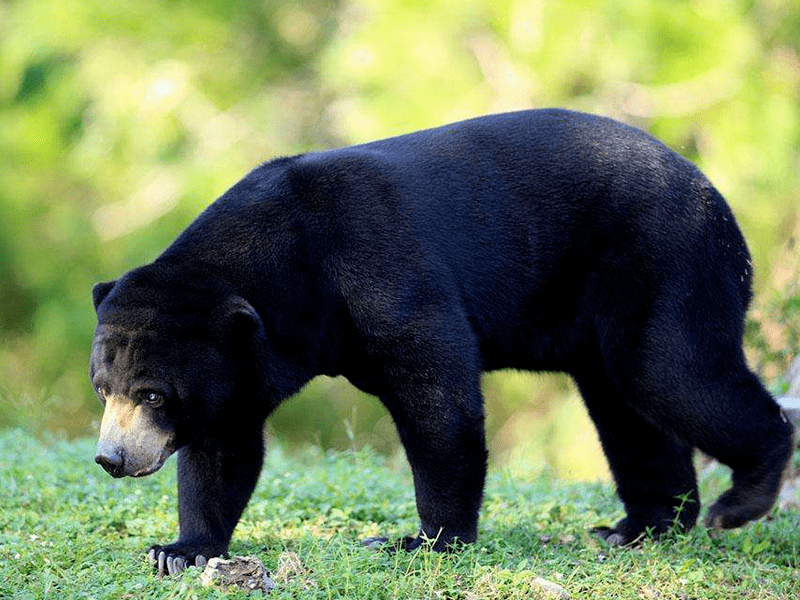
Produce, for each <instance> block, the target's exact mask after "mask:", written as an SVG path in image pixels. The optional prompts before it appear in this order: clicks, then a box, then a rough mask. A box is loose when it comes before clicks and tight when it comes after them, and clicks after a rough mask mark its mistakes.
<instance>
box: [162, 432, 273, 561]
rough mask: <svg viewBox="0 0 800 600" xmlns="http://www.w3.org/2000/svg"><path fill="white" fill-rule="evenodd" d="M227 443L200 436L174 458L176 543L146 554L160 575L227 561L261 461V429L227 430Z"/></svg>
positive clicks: (259, 469) (218, 439)
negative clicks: (218, 558) (217, 560)
mask: <svg viewBox="0 0 800 600" xmlns="http://www.w3.org/2000/svg"><path fill="white" fill-rule="evenodd" d="M228 430H229V431H231V432H232V433H233V432H235V435H231V436H230V437H226V438H217V437H212V436H203V437H200V438H198V439H196V440H194V441H193V442H192V443H191V444H189V445H187V446H185V447H183V448H182V449H181V450H180V451H179V452H178V518H179V523H180V536H179V538H178V541H176V542H175V543H172V544H169V545H166V546H161V545H154V546H152V547H151V548H150V549H149V551H148V556H149V557H150V560H151V561H152V562H153V563H154V565H155V566H156V567H157V569H158V573H159V575H165V574H169V575H174V574H176V573H180V572H181V571H183V570H184V569H185V568H186V567H189V566H192V565H195V566H203V565H204V564H205V563H206V561H207V560H208V559H210V558H213V557H215V556H226V555H227V553H228V544H229V543H230V540H231V536H232V535H233V529H234V528H235V527H236V523H237V522H238V521H239V517H240V516H241V515H242V511H243V510H244V508H245V506H246V505H247V502H248V501H249V500H250V496H251V494H252V493H253V489H254V488H255V485H256V481H257V480H258V475H259V473H260V472H261V465H262V463H263V458H264V446H263V435H262V431H261V427H260V426H259V427H258V428H257V429H253V428H248V429H245V428H243V427H241V426H240V425H239V426H233V427H230V428H228Z"/></svg>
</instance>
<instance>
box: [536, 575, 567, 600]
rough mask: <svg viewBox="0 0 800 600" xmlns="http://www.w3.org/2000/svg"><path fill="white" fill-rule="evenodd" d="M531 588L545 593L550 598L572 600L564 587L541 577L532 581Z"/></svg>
mask: <svg viewBox="0 0 800 600" xmlns="http://www.w3.org/2000/svg"><path fill="white" fill-rule="evenodd" d="M531 588H533V589H534V590H538V591H542V592H544V593H545V595H546V596H548V597H551V598H558V600H570V597H571V596H570V595H569V592H567V590H565V589H564V588H563V587H561V586H560V585H558V584H557V583H553V582H552V581H548V580H547V579H543V578H541V577H537V578H536V579H532V580H531Z"/></svg>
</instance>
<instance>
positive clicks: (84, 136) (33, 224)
mask: <svg viewBox="0 0 800 600" xmlns="http://www.w3.org/2000/svg"><path fill="white" fill-rule="evenodd" d="M543 106H564V107H570V108H575V109H580V110H586V111H590V112H597V113H602V114H606V115H609V116H612V117H616V118H620V119H622V120H625V121H627V122H630V123H633V124H635V125H638V126H640V127H643V128H644V129H647V130H648V131H650V132H652V133H653V134H655V135H656V136H657V137H659V138H661V139H662V140H663V141H665V142H666V143H667V144H668V145H669V146H671V147H672V148H674V149H676V150H677V151H679V152H681V153H682V154H684V155H685V156H686V157H688V158H689V159H691V160H693V161H695V162H696V163H697V164H699V166H700V167H701V168H702V169H703V170H704V171H705V172H706V173H707V174H708V175H709V177H710V178H711V179H712V181H714V182H715V184H716V185H717V186H718V187H719V189H720V190H721V191H722V193H723V194H724V195H725V196H726V197H727V198H728V200H729V202H730V203H731V205H732V206H733V208H734V211H735V212H736V213H737V215H738V218H739V222H740V225H741V226H742V228H743V230H744V231H745V235H746V237H747V238H748V240H749V243H750V246H751V250H752V252H753V255H754V262H755V266H756V273H757V285H758V290H759V293H760V295H759V299H760V300H759V301H760V302H762V303H763V304H764V306H767V305H770V306H773V307H775V306H779V300H780V299H781V298H784V299H786V290H788V289H789V287H788V286H789V285H790V284H791V282H792V281H796V280H797V274H798V270H797V266H796V261H795V262H792V260H793V259H792V257H793V256H796V249H795V250H787V248H789V244H790V242H791V240H793V239H794V238H795V236H797V235H798V232H800V226H798V223H799V222H800V186H799V185H798V171H799V170H800V163H799V162H798V161H799V160H800V2H798V0H693V1H692V2H677V1H674V0H613V1H612V0H566V1H562V2H554V1H537V0H499V1H493V2H488V1H486V0H433V1H430V2H418V1H415V0H339V1H333V2H331V1H323V0H269V1H267V0H260V1H257V0H235V1H233V2H230V1H221V0H195V1H194V2H189V1H188V0H169V1H161V2H156V1H155V0H131V1H130V2H108V1H106V0H103V1H100V0H81V1H78V0H58V1H57V2H53V1H52V0H0V316H1V318H0V423H4V424H7V425H8V424H10V425H22V426H26V427H29V428H41V427H44V428H49V429H62V430H65V431H66V432H67V433H68V434H81V433H87V432H89V431H91V421H92V418H93V415H97V414H99V406H97V405H96V403H95V400H94V399H93V397H92V393H91V389H90V386H89V384H88V378H87V377H86V365H87V356H88V350H89V343H90V339H91V334H92V329H93V326H94V314H93V311H92V307H91V300H90V293H89V291H90V288H91V285H92V284H93V283H94V282H96V281H98V280H103V279H110V278H114V277H117V276H118V275H120V274H121V273H122V272H124V271H126V270H127V269H129V268H132V267H134V266H136V265H138V264H141V263H143V262H147V261H149V260H152V259H153V258H155V257H156V256H157V255H158V253H159V252H160V251H161V250H162V249H163V248H164V247H165V246H166V245H167V244H168V243H169V242H170V241H171V240H172V239H173V238H174V237H175V235H177V233H178V232H179V231H180V230H181V229H182V228H183V227H185V226H186V225H187V224H188V223H189V222H190V221H191V219H192V218H193V217H194V216H195V215H196V214H197V213H199V211H200V210H201V209H202V208H203V207H204V206H205V205H207V204H208V203H209V202H211V201H212V200H213V199H214V198H216V197H217V196H218V195H219V194H221V193H222V192H223V191H224V190H225V189H226V188H227V187H229V186H230V185H232V184H233V183H234V182H236V181H237V180H238V179H239V178H240V177H241V176H242V175H243V174H244V173H245V172H247V171H248V170H249V169H250V168H252V167H254V166H255V165H256V164H258V163H259V162H261V161H264V160H267V159H269V158H271V157H274V156H277V155H285V154H291V153H297V152H302V151H305V150H309V149H314V148H324V147H329V146H332V145H343V144H347V143H353V142H360V141H366V140H369V139H373V138H378V137H385V136H388V135H392V134H398V133H402V132H406V131H410V130H414V129H419V128H423V127H429V126H435V125H438V124H442V123H445V122H448V121H453V120H456V119H460V118H466V117H469V116H474V115H477V114H482V113H488V112H496V111H501V110H508V109H516V108H528V107H543ZM787 264H789V265H794V267H793V268H794V270H793V271H790V273H789V276H788V277H784V278H783V279H782V280H780V281H777V280H776V279H775V278H774V277H771V273H773V272H774V271H775V270H780V269H783V271H785V265H787ZM783 271H781V272H783ZM793 289H794V291H793V292H790V293H793V294H794V295H793V296H791V297H790V299H791V298H795V300H794V301H795V302H796V298H797V288H796V287H794V288H793ZM770 310H771V309H764V310H762V311H760V312H759V313H758V315H760V316H761V317H763V319H766V320H769V321H770V323H771V324H772V326H773V333H772V334H770V335H765V334H763V333H762V332H760V329H759V327H758V326H755V325H754V326H753V327H751V330H752V331H753V332H754V333H752V336H751V337H752V338H753V339H754V340H756V342H755V343H754V344H753V347H754V352H755V353H756V356H755V360H756V361H757V362H758V363H759V364H766V363H770V364H781V361H784V360H785V358H786V357H785V356H780V355H779V354H780V352H783V354H784V355H788V354H790V353H792V352H796V351H797V347H796V346H797V336H796V335H795V336H794V337H792V336H789V335H785V334H781V333H780V331H783V330H784V329H785V328H786V327H794V328H795V329H794V330H795V331H796V330H797V323H796V318H795V319H785V318H783V317H781V315H785V314H786V313H785V312H784V313H781V312H780V309H778V316H777V317H776V316H775V314H774V313H770ZM795 314H796V313H795ZM770 315H772V316H770ZM781 318H783V319H784V322H783V323H781V322H780V320H781ZM775 327H777V328H778V329H779V330H780V331H779V333H778V334H775V332H774V328H775ZM781 328H783V329H781ZM767 338H769V339H771V340H772V341H771V342H770V341H769V340H768V339H767ZM792 339H793V340H794V341H793V344H794V347H791V345H788V346H787V345H784V347H783V348H778V349H776V348H775V347H774V346H775V344H776V343H777V344H780V343H781V342H780V340H789V341H791V340H792ZM765 340H766V341H765ZM775 340H778V341H777V342H776V341H775ZM784 343H785V344H787V343H788V342H784ZM770 344H771V346H770ZM770 348H771V349H770ZM776 352H778V354H776ZM486 395H487V398H488V401H489V403H490V404H491V406H490V408H489V413H490V415H492V416H491V417H490V426H491V435H492V436H493V439H494V440H495V442H496V443H497V444H499V445H501V446H503V445H507V444H511V445H513V444H514V443H516V441H518V440H519V437H520V436H518V435H517V434H515V433H513V432H514V431H517V430H519V429H520V424H521V423H523V424H524V423H528V422H529V421H530V422H531V423H533V422H534V421H536V422H541V421H542V416H543V415H547V414H548V413H552V410H553V409H551V407H553V406H555V405H558V404H559V403H558V402H557V400H559V399H563V398H568V399H573V400H574V398H575V392H574V390H572V389H571V387H570V385H569V384H568V383H567V382H566V380H565V379H563V378H555V379H553V378H551V379H547V380H544V379H542V378H533V377H522V376H518V375H515V376H513V377H511V378H508V377H505V376H492V377H489V378H488V379H487V382H486ZM318 396H322V397H323V398H324V399H323V400H320V399H318V398H317V397H318ZM554 401H555V402H554ZM311 403H313V405H314V409H313V410H310V409H309V406H310V405H311ZM353 406H355V407H356V408H352V407H353ZM545 422H546V420H545ZM563 422H564V423H568V424H572V423H574V422H575V419H574V418H573V417H572V416H566V417H564V418H563ZM272 423H273V427H274V428H275V430H276V431H278V433H280V434H281V435H284V436H287V437H289V438H290V439H300V440H302V439H306V440H307V439H313V438H314V437H315V436H316V438H317V440H318V441H319V442H320V443H322V444H323V445H335V446H340V447H341V446H342V445H359V444H361V443H365V442H368V443H371V444H372V445H375V446H377V447H379V448H384V449H389V448H391V446H392V445H393V444H394V443H396V442H394V441H393V440H394V438H393V437H392V435H393V434H392V433H391V429H392V428H391V424H390V423H389V421H388V417H386V415H385V413H384V412H382V409H381V408H380V407H379V405H378V404H377V403H376V402H375V401H374V400H371V399H369V398H364V397H362V395H360V394H357V393H355V392H354V391H353V389H352V388H351V387H349V386H348V385H347V384H346V383H344V382H343V381H339V380H320V381H316V382H314V384H313V385H312V387H311V388H310V389H308V390H306V391H305V392H303V393H302V394H301V397H300V398H298V399H297V400H295V401H294V402H292V403H288V404H287V405H286V407H285V408H282V409H281V411H279V413H278V414H277V415H276V416H275V418H274V419H273V420H272ZM570 426H572V425H570ZM537 427H538V429H536V431H538V432H539V433H537V434H536V435H535V436H533V438H531V436H530V435H529V436H527V437H528V439H529V440H530V439H535V440H538V439H539V438H541V439H547V438H550V437H552V436H553V435H554V434H553V427H556V426H553V425H552V423H551V425H547V426H537ZM556 429H558V427H556ZM579 429H580V431H579V432H578V433H575V434H572V437H570V436H569V435H568V436H567V437H566V438H565V439H567V440H568V441H569V442H571V443H573V444H574V443H578V444H581V445H582V444H584V442H583V441H581V440H582V439H583V437H582V436H585V435H586V430H588V424H586V426H585V427H584V426H583V425H582V426H581V428H579ZM309 432H310V433H309ZM523 437H524V436H523ZM590 443H593V442H590ZM542 452H545V454H546V452H547V451H545V450H543V451H542ZM545 458H546V456H545ZM567 468H568V467H567Z"/></svg>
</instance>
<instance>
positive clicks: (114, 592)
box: [0, 431, 800, 600]
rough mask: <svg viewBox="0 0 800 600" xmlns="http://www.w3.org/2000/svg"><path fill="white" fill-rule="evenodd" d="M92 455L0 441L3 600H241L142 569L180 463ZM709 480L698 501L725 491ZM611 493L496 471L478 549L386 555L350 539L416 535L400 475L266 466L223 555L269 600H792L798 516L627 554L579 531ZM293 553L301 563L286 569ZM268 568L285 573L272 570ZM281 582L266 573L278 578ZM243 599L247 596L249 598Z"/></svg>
mask: <svg viewBox="0 0 800 600" xmlns="http://www.w3.org/2000/svg"><path fill="white" fill-rule="evenodd" d="M93 450H94V442H93V441H92V440H84V441H78V442H66V441H63V440H57V439H44V440H41V439H36V438H33V437H31V436H30V435H27V434H25V433H22V432H20V431H5V432H0V598H20V599H28V598H30V599H34V598H35V599H38V598H57V599H59V600H63V599H72V598H122V599H136V600H144V599H148V598H159V599H161V598H174V599H193V598H198V599H200V598H222V597H226V598H244V597H246V596H245V594H244V592H243V591H238V590H231V591H228V592H223V591H222V590H219V589H215V588H206V587H203V586H202V585H201V584H200V578H199V572H198V570H197V569H189V570H187V571H186V572H185V573H184V574H183V575H182V576H180V577H175V578H162V579H159V578H157V577H155V576H154V574H153V571H152V569H151V568H150V566H149V565H148V563H147V561H146V559H145V557H144V550H145V548H146V547H147V546H148V545H149V544H151V543H154V542H157V541H159V542H164V541H171V540H172V539H173V538H174V536H175V533H176V531H177V511H176V508H175V506H176V490H175V466H174V460H171V461H170V462H169V463H168V464H167V465H166V466H165V467H164V469H163V470H162V472H159V473H157V474H155V475H153V476H151V477H148V478H144V479H140V480H131V479H124V480H113V479H111V478H110V477H108V476H106V475H105V474H104V473H103V472H102V470H101V469H100V468H99V467H97V465H95V464H94V463H93V462H92V456H93ZM724 479H725V478H724V476H723V475H722V472H718V473H715V474H714V475H712V476H711V477H710V478H709V479H708V480H706V481H704V484H703V488H704V497H705V499H706V501H708V499H709V496H710V495H711V494H713V493H715V492H716V491H718V489H716V490H712V489H711V488H719V487H720V486H722V485H724ZM621 510H622V509H621V505H620V504H619V502H618V501H617V499H616V497H615V495H614V492H613V489H611V487H610V486H606V485H601V484H565V483H560V482H558V481H555V480H553V479H552V478H549V477H539V478H537V479H536V480H533V481H520V480H514V479H511V478H509V477H508V476H505V475H504V474H503V473H499V472H497V471H494V472H492V473H491V475H490V477H489V481H488V485H487V490H486V496H485V501H484V507H483V512H482V519H481V526H480V537H479V541H478V543H477V544H474V545H472V546H470V547H468V548H466V549H464V550H462V551H461V552H458V553H453V554H445V555H443V554H434V553H431V552H425V551H418V552H413V553H404V552H402V553H396V554H390V553H387V552H380V551H374V550H369V549H366V548H362V547H361V546H360V545H359V544H358V543H357V540H359V539H361V538H365V537H368V536H374V535H378V534H388V535H390V536H401V535H405V534H408V533H411V532H413V531H414V530H415V527H416V523H417V517H416V512H415V507H414V498H413V491H412V486H411V481H410V475H409V474H408V470H407V468H397V467H392V466H391V464H389V463H388V462H387V460H386V459H383V458H381V457H378V456H376V455H375V454H374V453H370V452H359V453H352V452H348V453H341V454H323V453H322V452H319V451H309V452H307V453H305V454H303V455H301V456H288V455H287V454H285V453H284V452H282V451H281V449H280V448H272V449H270V450H269V451H268V453H267V458H266V464H265V468H264V473H263V474H262V477H261V481H260V482H259V485H258V488H257V490H256V493H255V495H254V497H253V499H252V501H251V502H250V505H249V507H248V509H247V510H246V512H245V514H244V516H243V518H242V521H241V522H240V524H239V526H238V527H237V529H236V533H235V535H234V540H233V543H232V546H231V553H232V554H238V555H256V556H258V557H259V558H260V559H261V560H262V561H263V562H264V564H265V565H266V566H267V569H269V570H270V571H271V572H272V573H273V578H274V579H275V580H276V582H277V583H278V587H277V588H276V589H275V590H274V591H273V592H272V593H271V594H270V597H275V598H357V599H365V598H370V599H372V598H425V599H437V598H441V599H444V598H454V599H463V600H477V599H483V598H487V599H500V598H503V599H516V598H520V599H522V598H536V597H545V596H543V595H541V594H540V595H539V596H537V593H539V592H536V591H535V588H533V587H532V584H531V582H532V581H533V580H534V579H536V578H537V577H542V578H545V579H547V580H550V581H553V582H556V583H558V584H559V585H561V586H563V588H565V589H566V590H567V592H568V593H569V594H570V596H571V597H572V598H591V599H603V598H615V599H617V598H618V599H627V598H630V599H637V600H638V599H642V598H644V599H648V598H658V599H673V598H674V599H681V600H686V599H690V598H691V599H695V598H696V599H717V598H718V599H720V600H721V599H725V600H728V599H730V598H737V599H740V598H742V599H775V598H787V599H788V598H796V597H797V596H798V595H799V594H800V514H798V513H797V512H791V511H786V512H780V513H777V514H775V515H774V516H773V518H772V519H770V520H765V521H761V522H758V523H754V524H751V525H749V526H747V527H745V528H743V529H740V530H734V531H726V532H722V533H716V534H713V535H711V534H710V533H709V532H708V531H707V530H705V529H704V528H702V527H697V528H695V529H694V530H693V531H691V532H689V533H685V534H678V533H675V534H671V535H670V536H668V538H667V539H666V540H663V541H661V542H657V543H656V542H649V541H648V542H645V543H644V544H643V545H642V546H641V547H640V548H638V549H618V548H608V547H606V546H605V545H604V544H603V543H601V542H599V541H598V540H596V539H595V538H593V537H592V536H591V535H589V534H588V533H587V530H588V528H589V527H591V526H593V525H597V524H602V523H605V524H610V523H612V522H613V521H614V520H616V519H618V518H620V517H621V516H622V512H621ZM288 553H294V555H296V557H295V558H296V559H299V560H295V562H294V564H293V566H290V567H286V564H287V561H286V557H287V556H292V555H291V554H288ZM279 565H283V567H280V568H279ZM276 572H277V574H276ZM250 597H253V595H251V596H250Z"/></svg>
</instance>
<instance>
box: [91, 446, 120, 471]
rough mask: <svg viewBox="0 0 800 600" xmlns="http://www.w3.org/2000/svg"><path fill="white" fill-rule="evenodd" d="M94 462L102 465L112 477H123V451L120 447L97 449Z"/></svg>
mask: <svg viewBox="0 0 800 600" xmlns="http://www.w3.org/2000/svg"><path fill="white" fill-rule="evenodd" d="M94 462H96V463H97V464H98V465H100V466H101V467H103V468H104V469H105V470H106V471H107V472H108V474H109V475H111V476H112V477H117V478H119V477H123V476H124V475H125V451H124V450H122V448H116V449H113V450H109V449H106V448H104V449H100V448H98V449H97V455H96V456H95V457H94Z"/></svg>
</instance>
